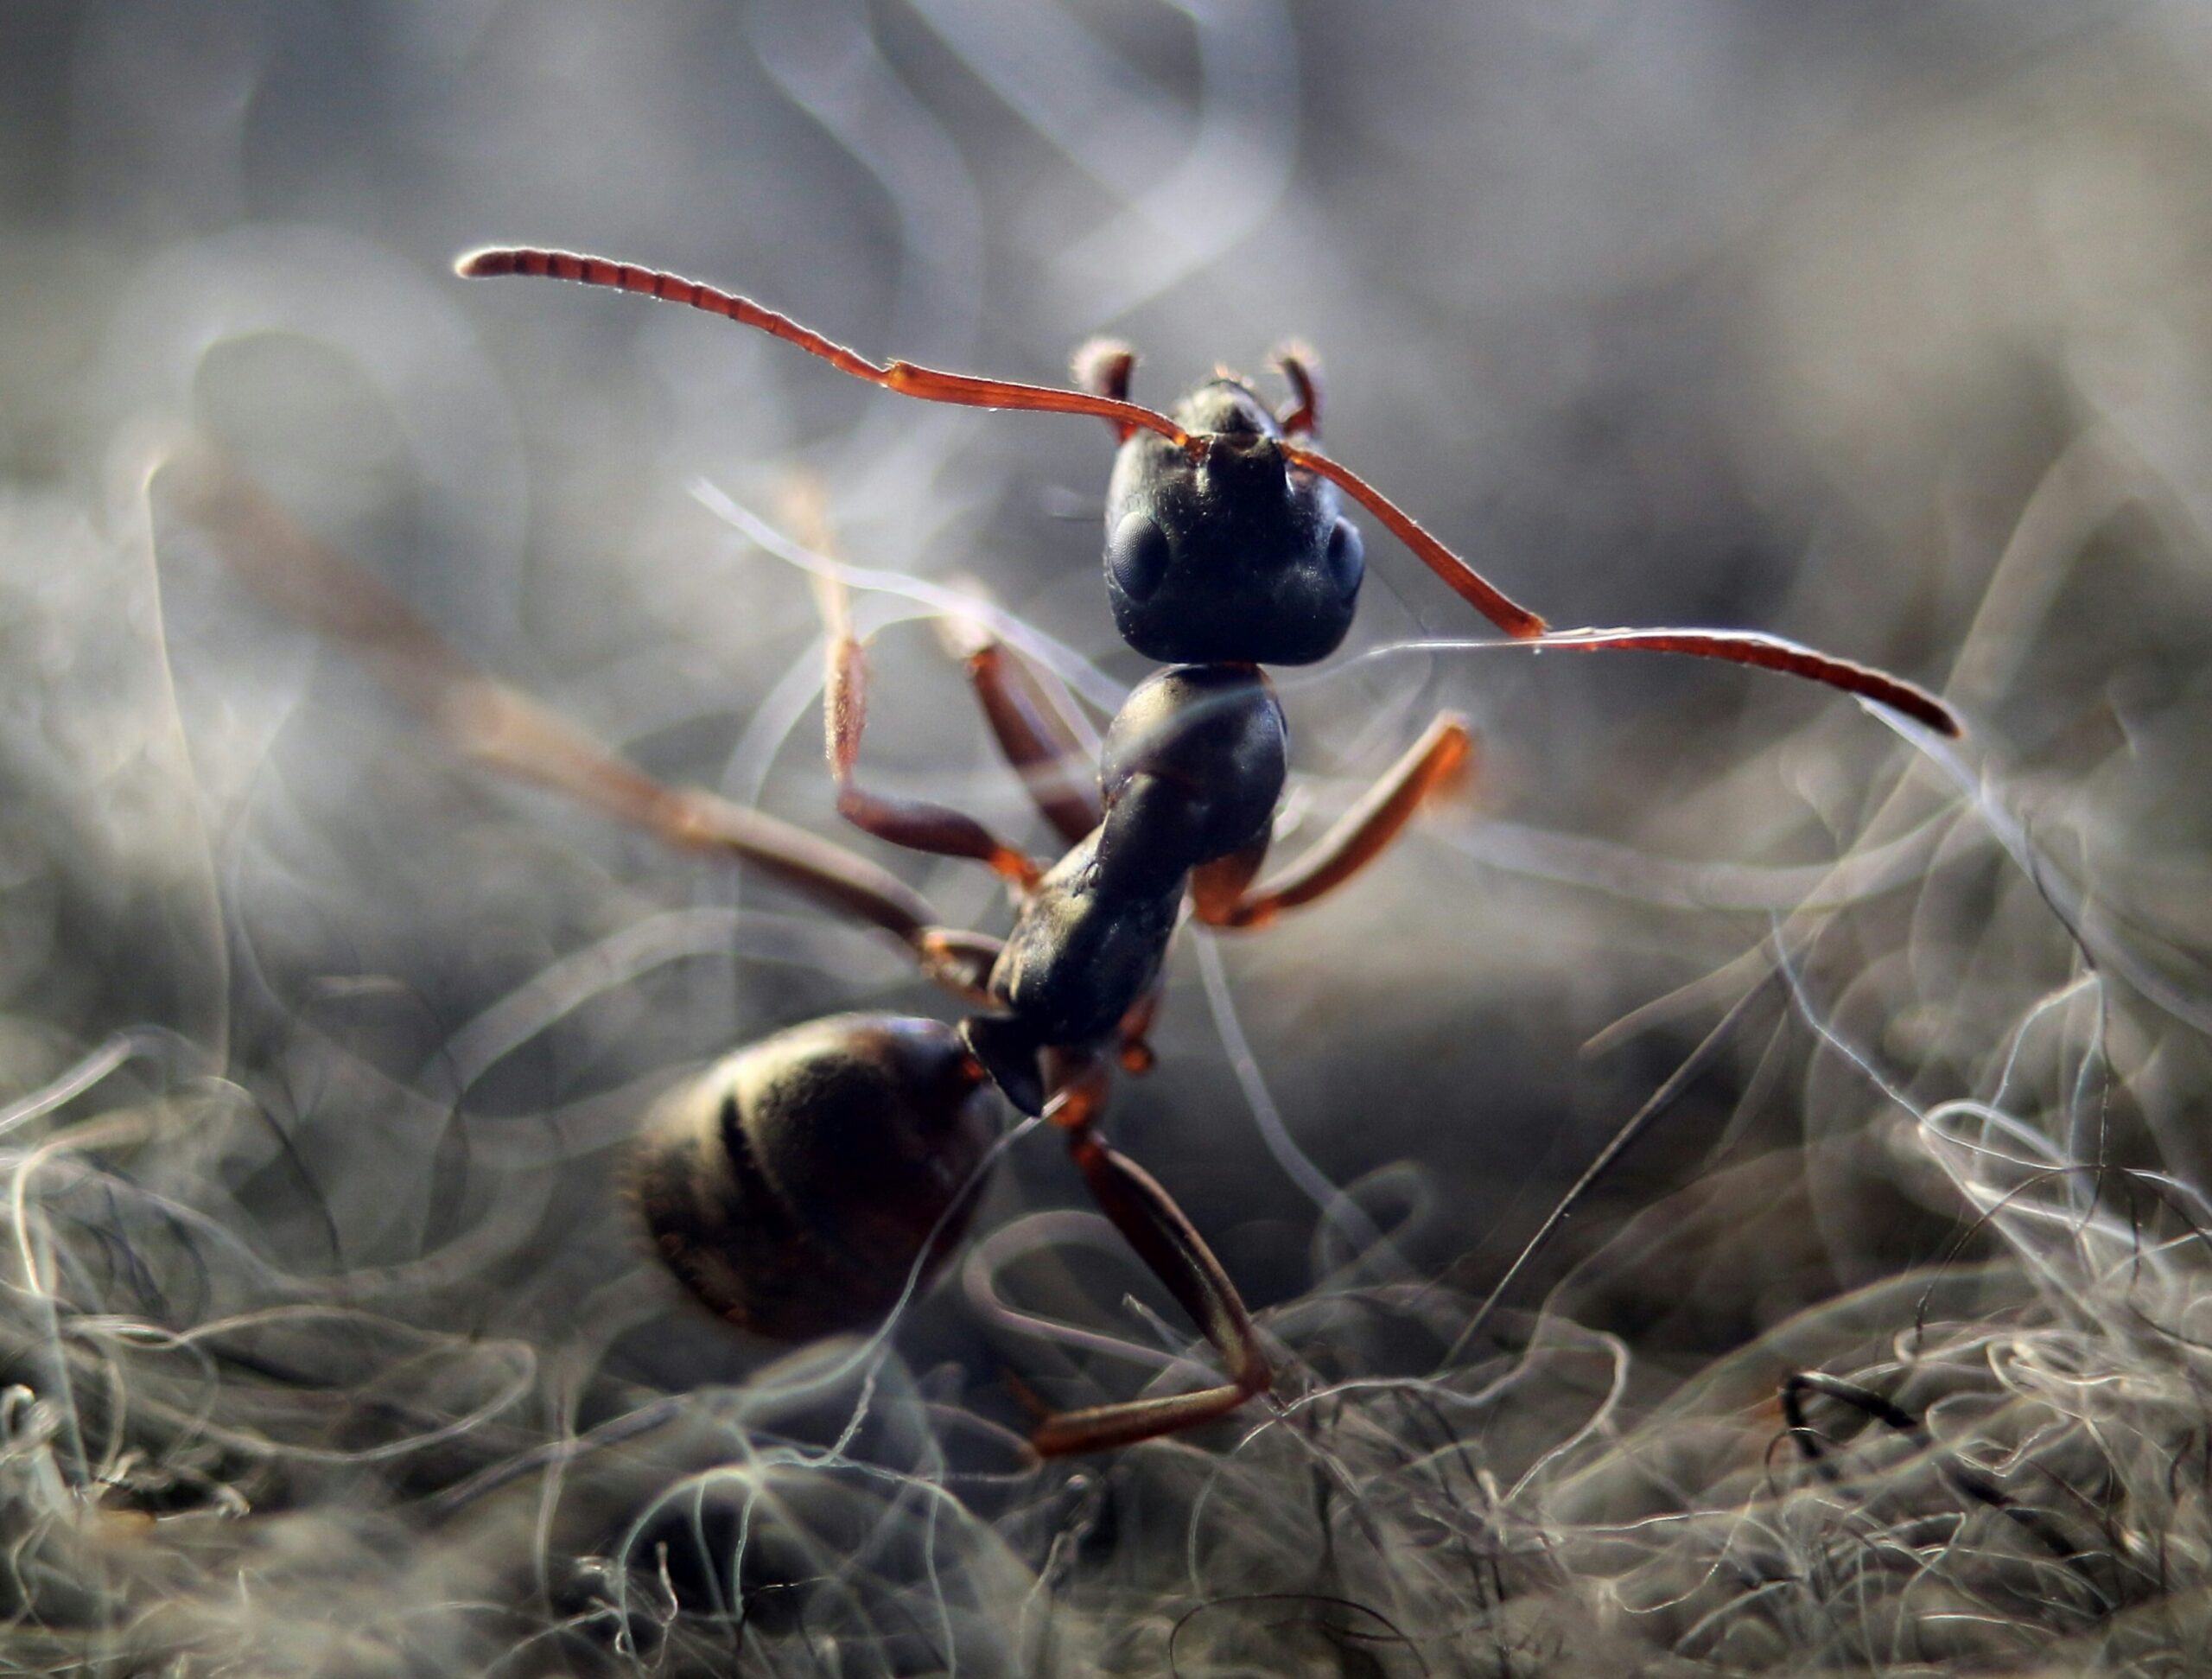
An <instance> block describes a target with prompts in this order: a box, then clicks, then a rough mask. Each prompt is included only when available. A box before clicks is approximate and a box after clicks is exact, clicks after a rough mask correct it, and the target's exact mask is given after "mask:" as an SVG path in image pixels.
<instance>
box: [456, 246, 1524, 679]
mask: <svg viewBox="0 0 2212 1679" xmlns="http://www.w3.org/2000/svg"><path fill="white" fill-rule="evenodd" d="M453 266H454V273H456V274H458V275H460V276H461V277H462V278H463V279H467V280H488V279H495V278H498V277H502V276H505V275H509V274H525V275H530V276H533V277H540V278H545V279H553V280H574V281H575V282H576V283H579V284H581V285H587V286H605V287H607V288H608V289H612V290H614V291H634V292H638V293H640V294H641V295H643V296H647V297H658V298H659V299H660V300H661V301H662V302H664V303H682V304H683V305H685V306H686V307H688V308H695V309H703V310H705V311H706V312H707V313H708V314H709V315H721V317H722V318H723V319H724V320H727V321H736V322H737V323H738V324H739V325H740V326H741V327H751V328H753V329H754V330H755V331H756V332H764V333H766V334H768V335H769V336H770V337H772V338H780V339H782V340H784V342H785V343H786V344H795V345H797V346H798V347H799V348H800V349H802V350H804V351H805V352H806V353H807V354H809V355H810V356H818V357H820V358H821V359H823V361H826V362H828V363H829V365H830V366H832V367H835V368H836V370H837V371H838V372H841V373H846V374H849V375H850V376H851V377H852V378H856V379H865V380H867V381H868V383H869V384H870V385H880V386H881V387H882V388H883V389H884V390H886V391H896V392H897V393H898V394H899V395H900V396H902V397H919V398H920V399H921V400H922V401H924V402H933V403H950V404H953V405H954V406H956V407H960V408H1008V409H1027V410H1035V411H1038V412H1042V413H1049V414H1093V415H1096V417H1098V418H1100V419H1102V420H1104V421H1105V422H1107V423H1108V424H1109V425H1112V426H1114V427H1115V428H1116V429H1119V430H1121V431H1122V434H1123V435H1124V436H1127V435H1128V431H1129V430H1130V429H1135V428H1138V427H1141V428H1143V429H1145V430H1147V431H1156V432H1158V433H1159V434H1160V436H1163V437H1165V438H1166V439H1167V441H1168V442H1171V443H1173V444H1174V445H1175V446H1176V447H1177V448H1184V449H1188V450H1189V451H1190V452H1191V453H1192V455H1204V454H1205V449H1206V440H1205V438H1204V437H1200V436H1192V434H1191V433H1189V432H1187V431H1185V430H1184V429H1183V428H1182V427H1181V426H1179V425H1177V424H1176V423H1175V422H1174V421H1173V420H1171V419H1169V418H1168V417H1167V416H1166V415H1165V414H1162V413H1160V411H1159V410H1157V409H1152V408H1146V407H1143V406H1142V405H1141V404H1137V403H1133V402H1126V401H1123V400H1122V399H1121V398H1120V397H1109V396H1100V395H1096V394H1095V393H1093V392H1092V391H1067V390H1058V389H1056V388H1054V387H1052V386H1051V385H1024V384H1020V383H1019V382H1018V381H1015V380H1012V379H987V378H976V376H975V375H973V374H971V373H948V372H944V370H942V369H941V368H936V367H922V366H917V365H916V364H914V363H913V362H911V361H899V360H891V361H886V362H883V363H880V364H879V363H876V362H873V361H870V360H869V359H868V358H867V357H866V356H863V355H861V353H859V352H857V351H855V350H849V349H847V348H846V347H844V346H843V345H842V344H839V343H836V342H835V341H834V340H830V339H828V338H825V337H823V335H822V334H820V333H818V332H816V331H815V330H814V329H813V328H811V327H803V326H801V325H800V324H799V323H798V321H794V320H792V319H791V317H790V316H789V315H779V314H778V313H777V312H776V311H775V310H773V309H772V308H766V307H764V306H763V305H761V304H759V303H756V302H753V300H752V299H751V298H749V297H740V296H737V295H736V294H734V293H733V292H727V291H722V290H720V289H717V288H715V287H714V286H709V285H703V284H702V283H700V282H698V281H696V280H687V279H685V278H683V277H682V276H681V275H677V274H670V273H667V272H665V271H664V270H660V269H652V268H640V267H639V266H638V265H637V264H635V263H618V262H611V261H609V260H608V259H607V258H604V257H584V256H579V255H577V254H576V253H575V252H574V251H547V250H543V249H540V248H538V247H537V246H532V245H494V246H491V247H488V248H486V249H485V250H482V251H471V252H469V254H468V255H467V256H465V257H463V258H461V259H460V260H459V261H458V262H456V263H454V265H453ZM1122 378H1124V379H1126V378H1127V374H1126V372H1123V374H1122ZM1283 453H1284V455H1286V456H1287V458H1288V459H1289V461H1290V463H1291V464H1292V465H1293V466H1297V467H1305V468H1306V469H1307V470H1308V471H1310V472H1314V473H1318V474H1320V475H1321V476H1322V477H1324V478H1325V479H1327V480H1330V481H1331V482H1332V483H1333V484H1337V485H1338V486H1340V487H1342V488H1343V489H1344V490H1345V491H1346V492H1347V493H1349V494H1350V495H1351V498H1352V499H1354V500H1355V501H1357V502H1358V503H1359V504H1360V506H1363V507H1364V508H1366V509H1367V510H1368V511H1369V512H1371V513H1373V514H1374V515H1375V516H1376V518H1379V519H1381V520H1382V521H1383V525H1386V526H1387V527H1388V528H1389V531H1391V533H1392V534H1393V535H1395V537H1397V538H1398V540H1399V541H1401V542H1402V543H1404V544H1406V546H1407V547H1408V548H1409V549H1411V550H1413V551H1414V556H1415V557H1416V558H1417V559H1419V560H1420V561H1421V563H1422V564H1423V565H1426V566H1427V568H1428V569H1430V570H1431V571H1433V572H1434V573H1435V574H1436V575H1437V576H1439V577H1441V578H1442V579H1443V580H1444V581H1445V582H1446V583H1447V584H1448V585H1450V586H1451V588H1452V590H1453V591H1454V592H1455V593H1456V594H1458V595H1459V596H1460V598H1461V599H1463V600H1465V601H1467V602H1468V603H1469V604H1471V606H1472V607H1474V608H1475V610H1476V611H1478V612H1479V613H1481V614H1482V615H1483V616H1484V617H1485V618H1487V619H1489V620H1490V621H1491V623H1493V624H1495V625H1497V627H1498V628H1499V629H1501V630H1503V631H1504V632H1505V633H1507V634H1508V635H1510V636H1512V637H1514V638H1515V639H1516V640H1523V641H1525V640H1529V639H1532V638H1534V637H1536V636H1539V635H1541V634H1542V633H1544V628H1545V626H1544V620H1542V619H1541V618H1539V617H1538V616H1537V615H1536V614H1535V613H1533V612H1530V611H1529V609H1528V608H1527V607H1523V606H1520V605H1518V604H1516V602H1515V601H1511V600H1510V599H1508V598H1507V597H1506V596H1505V595H1503V594H1502V593H1500V592H1499V590H1498V589H1497V588H1495V587H1494V586H1492V585H1491V582H1490V581H1489V580H1488V579H1487V578H1485V577H1484V576H1482V575H1481V574H1480V573H1479V572H1478V571H1476V569H1474V568H1473V567H1472V566H1471V565H1469V564H1468V563H1466V562H1465V560H1463V559H1461V558H1460V557H1459V556H1458V555H1457V554H1454V553H1453V552H1452V550H1450V549H1448V548H1446V546H1445V545H1444V544H1442V543H1440V542H1439V541H1438V540H1437V539H1436V538H1435V537H1432V536H1431V535H1429V533H1428V532H1427V531H1424V530H1422V529H1421V526H1420V525H1418V524H1416V523H1415V522H1414V518H1413V516H1412V515H1411V514H1410V513H1408V512H1406V511H1405V510H1404V509H1402V508H1401V507H1400V506H1398V505H1397V504H1396V503H1395V502H1394V501H1392V500H1390V499H1389V498H1388V497H1387V496H1385V495H1384V494H1383V493H1382V492H1381V491H1380V490H1378V489H1376V487H1374V486H1373V485H1371V484H1370V483H1368V482H1367V480H1364V479H1363V478H1361V477H1359V476H1358V475H1357V474H1355V473H1353V472H1351V471H1350V470H1348V469H1347V468H1345V467H1340V466H1338V464H1337V463H1336V462H1335V461H1331V460H1329V459H1327V458H1326V457H1325V456H1324V455H1317V454H1315V453H1314V452H1313V450H1311V449H1308V448H1299V447H1295V446H1291V445H1286V446H1285V448H1284V449H1283Z"/></svg>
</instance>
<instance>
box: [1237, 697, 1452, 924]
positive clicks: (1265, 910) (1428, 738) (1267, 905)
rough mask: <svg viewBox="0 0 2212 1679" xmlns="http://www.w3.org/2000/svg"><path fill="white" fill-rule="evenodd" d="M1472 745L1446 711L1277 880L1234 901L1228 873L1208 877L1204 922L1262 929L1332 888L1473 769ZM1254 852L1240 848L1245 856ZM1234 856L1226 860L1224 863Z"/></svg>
mask: <svg viewBox="0 0 2212 1679" xmlns="http://www.w3.org/2000/svg"><path fill="white" fill-rule="evenodd" d="M1474 747H1475V740H1474V736H1473V735H1471V733H1470V732H1469V731H1468V728H1467V723H1466V720H1465V718H1464V717H1460V716H1459V715H1456V714H1454V713H1452V712H1449V711H1447V712H1445V713H1443V714H1442V715H1440V716H1439V717H1438V718H1437V719H1436V721H1435V722H1433V723H1431V724H1430V725H1429V726H1428V728H1427V731H1426V732H1425V733H1424V734H1423V735H1421V739H1420V740H1418V741H1414V744H1413V745H1412V747H1409V748H1408V750H1407V752H1406V754H1405V756H1404V757H1402V758H1401V759H1399V760H1398V761H1397V762H1396V763H1395V764H1394V765H1392V766H1390V768H1389V772H1388V773H1385V774H1384V775H1383V779H1381V780H1379V781H1377V782H1376V784H1375V785H1374V786H1373V787H1371V788H1370V789H1369V790H1368V793H1367V796H1366V797H1365V798H1363V799H1361V800H1360V801H1359V803H1358V804H1357V805H1353V806H1352V807H1351V810H1349V811H1345V812H1344V816H1343V817H1342V818H1341V819H1340V820H1339V821H1338V824H1337V825H1336V826H1335V827H1333V828H1332V829H1331V830H1329V831H1328V832H1327V833H1326V834H1324V835H1323V836H1321V837H1320V839H1319V840H1318V841H1316V842H1315V843H1314V844H1313V847H1312V849H1309V850H1308V851H1307V852H1306V855H1304V856H1302V857H1300V859H1299V860H1298V861H1297V862H1294V863H1293V864H1292V865H1291V866H1290V867H1289V868H1287V869H1285V870H1284V871H1283V872H1282V873H1281V874H1278V875H1277V876H1275V878H1274V880H1272V881H1268V882H1266V883H1265V884H1264V885H1262V887H1260V888H1259V889H1258V890H1257V891H1245V892H1243V893H1241V894H1240V895H1238V896H1236V898H1235V899H1234V900H1228V901H1224V891H1223V888H1224V887H1225V886H1226V885H1227V883H1228V881H1229V878H1230V876H1229V874H1228V873H1227V871H1226V870H1225V869H1224V873H1223V874H1222V875H1221V876H1220V877H1219V878H1218V879H1214V880H1209V881H1207V882H1206V883H1205V884H1206V888H1207V889H1206V891H1205V892H1204V893H1203V894H1197V897H1196V906H1195V907H1196V909H1197V912H1198V919H1200V920H1202V921H1204V922H1205V923H1207V924H1208V925H1211V926H1217V927H1264V926H1266V925H1268V923H1269V922H1270V921H1273V920H1274V919H1275V918H1276V917H1277V916H1278V915H1280V914H1281V913H1283V911H1285V910H1287V909H1296V908H1298V907H1299V906H1300V905H1302V904H1310V903H1312V902H1313V900H1315V899H1316V898H1319V897H1321V896H1323V895H1324V894H1327V893H1329V892H1332V891H1334V890H1335V889H1336V888H1337V887H1340V886H1342V885H1343V884H1344V882H1345V881H1348V880H1350V879H1351V877H1352V876H1353V875H1355V874H1358V873H1359V871H1360V870H1361V869H1363V868H1366V867H1367V865H1368V864H1369V863H1370V862H1373V861H1374V860H1375V858H1376V856H1377V855H1380V853H1381V852H1382V850H1383V848H1384V847H1385V846H1387V845H1389V843H1390V842H1391V841H1392V840H1394V839H1395V838H1396V837H1397V836H1398V835H1399V834H1400V832H1402V830H1404V828H1405V825H1406V824H1408V822H1410V821H1412V820H1413V816H1414V811H1418V810H1419V809H1420V808H1421V804H1422V802H1423V801H1424V800H1426V799H1427V798H1428V797H1429V796H1430V795H1431V794H1432V793H1433V792H1436V790H1437V789H1438V788H1440V787H1442V786H1444V785H1447V784H1448V783H1450V782H1451V781H1452V780H1453V779H1456V778H1459V777H1461V776H1463V775H1465V774H1467V773H1471V765H1472V762H1473V758H1474ZM1245 855H1250V854H1243V853H1240V854H1239V858H1242V857H1243V856H1245ZM1232 861H1235V860H1232V859H1224V863H1228V862H1232ZM1252 863H1253V872H1254V873H1256V872H1257V864H1258V858H1257V856H1252ZM1210 867H1214V866H1213V865H1210ZM1249 878H1250V875H1249V874H1247V876H1246V879H1247V880H1248V881H1249Z"/></svg>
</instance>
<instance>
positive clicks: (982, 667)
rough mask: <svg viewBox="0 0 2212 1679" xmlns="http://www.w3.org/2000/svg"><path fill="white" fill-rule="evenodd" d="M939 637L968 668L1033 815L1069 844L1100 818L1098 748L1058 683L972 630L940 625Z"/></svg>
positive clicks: (952, 622) (960, 623)
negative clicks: (1033, 809)
mask: <svg viewBox="0 0 2212 1679" xmlns="http://www.w3.org/2000/svg"><path fill="white" fill-rule="evenodd" d="M942 633H943V636H944V642H945V645H946V646H947V648H948V649H949V650H950V652H951V653H952V655H953V657H954V658H957V659H958V660H959V661H960V662H961V664H962V665H964V666H966V667H967V671H968V680H969V682H970V683H972V684H974V686H975V689H976V699H977V700H979V701H980V702H981V703H982V707H983V716H984V719H985V720H986V721H987V722H988V723H989V724H990V726H991V734H992V735H993V737H994V738H995V739H996V741H998V743H999V751H1000V752H1001V754H1004V755H1005V758H1006V760H1007V763H1009V764H1011V765H1012V766H1014V772H1015V773H1017V774H1018V775H1020V777H1021V785H1023V786H1024V787H1026V788H1027V789H1028V792H1029V797H1030V798H1031V799H1032V800H1033V801H1034V803H1035V804H1036V806H1037V810H1038V812H1039V814H1040V815H1041V816H1043V817H1044V818H1045V820H1046V822H1048V823H1050V824H1052V830H1053V831H1054V832H1055V833H1057V834H1058V835H1059V836H1060V837H1061V838H1062V839H1063V840H1065V842H1066V843H1068V844H1070V845H1073V844H1074V843H1076V842H1077V840H1079V839H1081V838H1082V837H1083V836H1084V835H1086V834H1088V833H1089V832H1090V830H1092V829H1094V828H1096V826H1097V825H1098V824H1099V821H1100V819H1101V817H1102V815H1103V812H1102V811H1100V809H1099V805H1098V793H1097V788H1096V783H1097V774H1096V768H1095V766H1096V760H1097V748H1096V746H1095V745H1094V744H1093V743H1092V742H1090V741H1086V740H1084V737H1083V735H1082V734H1081V733H1080V732H1079V724H1078V723H1077V717H1078V716H1079V715H1081V714H1080V713H1078V712H1077V710H1076V709H1075V702H1074V700H1073V699H1072V698H1071V697H1070V696H1069V694H1068V692H1067V690H1065V688H1063V687H1062V686H1061V685H1060V684H1059V682H1058V679H1057V678H1055V677H1048V676H1047V675H1046V673H1045V672H1042V671H1039V670H1038V669H1037V668H1036V667H1035V666H1034V665H1031V664H1030V662H1029V661H1028V660H1027V659H1026V658H1022V656H1021V655H1020V653H1018V652H1014V649H1013V648H1011V647H1009V646H1007V645H1006V644H1005V643H1004V642H1002V641H1001V640H999V639H998V638H997V637H995V636H994V635H992V634H990V633H988V631H986V630H984V629H982V627H981V626H979V625H976V624H974V623H972V622H969V620H965V619H960V618H952V619H947V620H943V630H942Z"/></svg>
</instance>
